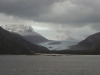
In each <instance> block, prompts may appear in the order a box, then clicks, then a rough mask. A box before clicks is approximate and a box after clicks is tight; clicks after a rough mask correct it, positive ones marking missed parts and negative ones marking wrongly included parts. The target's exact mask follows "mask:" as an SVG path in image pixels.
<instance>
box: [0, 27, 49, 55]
mask: <svg viewBox="0 0 100 75" xmlns="http://www.w3.org/2000/svg"><path fill="white" fill-rule="evenodd" d="M48 51H49V50H48V49H47V48H45V47H42V46H39V45H35V44H32V43H30V42H28V41H26V40H25V39H24V38H23V37H22V36H21V35H19V34H16V33H11V32H9V31H6V30H4V29H3V28H2V27H0V54H34V53H38V52H48Z"/></svg>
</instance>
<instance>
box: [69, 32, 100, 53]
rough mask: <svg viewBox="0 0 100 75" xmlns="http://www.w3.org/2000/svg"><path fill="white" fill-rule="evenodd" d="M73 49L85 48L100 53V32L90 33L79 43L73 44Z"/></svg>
mask: <svg viewBox="0 0 100 75" xmlns="http://www.w3.org/2000/svg"><path fill="white" fill-rule="evenodd" d="M71 49H72V50H84V51H89V52H93V53H94V54H100V32H98V33H95V34H93V35H90V36H89V37H87V38H86V39H85V40H83V41H81V42H80V43H78V44H77V45H75V46H72V47H71Z"/></svg>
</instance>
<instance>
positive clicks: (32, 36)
mask: <svg viewBox="0 0 100 75" xmlns="http://www.w3.org/2000/svg"><path fill="white" fill-rule="evenodd" d="M1 27H3V28H4V29H5V30H8V31H10V32H14V33H18V34H20V35H22V36H23V37H24V38H25V39H26V40H27V41H29V42H31V43H34V44H38V43H42V42H47V41H48V40H47V39H46V38H45V37H43V36H42V35H40V34H39V33H36V32H35V31H34V30H33V28H32V27H31V26H29V25H2V26H1Z"/></svg>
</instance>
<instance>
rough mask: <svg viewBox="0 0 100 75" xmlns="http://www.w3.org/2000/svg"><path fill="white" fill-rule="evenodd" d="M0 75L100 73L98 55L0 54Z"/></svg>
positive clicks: (88, 74)
mask: <svg viewBox="0 0 100 75" xmlns="http://www.w3.org/2000/svg"><path fill="white" fill-rule="evenodd" d="M0 75H100V56H91V55H90V56H86V55H84V56H79V55H61V56H43V55H36V56H34V55H33V56H30V55H29V56H28V55H19V56H17V55H1V56H0Z"/></svg>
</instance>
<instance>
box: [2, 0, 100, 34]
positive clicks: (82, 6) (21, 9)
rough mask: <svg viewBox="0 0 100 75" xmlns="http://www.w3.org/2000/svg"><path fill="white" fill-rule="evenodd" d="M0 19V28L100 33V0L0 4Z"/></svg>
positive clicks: (6, 0) (7, 0)
mask: <svg viewBox="0 0 100 75" xmlns="http://www.w3.org/2000/svg"><path fill="white" fill-rule="evenodd" d="M0 16H1V17H0V24H4V22H5V21H6V24H7V23H13V22H14V23H20V22H23V23H27V24H28V23H29V24H37V25H38V26H40V27H41V26H42V27H43V26H44V27H45V28H46V27H47V29H48V28H49V29H50V28H52V29H58V30H59V29H72V31H74V28H75V30H76V29H77V28H79V29H82V28H85V27H89V28H91V30H95V31H100V0H0ZM83 30H84V29H83ZM88 32H89V33H91V31H88ZM84 33H85V31H84Z"/></svg>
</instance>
